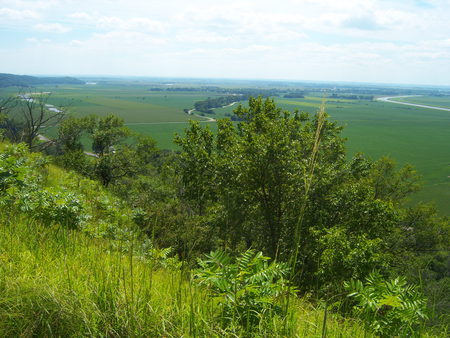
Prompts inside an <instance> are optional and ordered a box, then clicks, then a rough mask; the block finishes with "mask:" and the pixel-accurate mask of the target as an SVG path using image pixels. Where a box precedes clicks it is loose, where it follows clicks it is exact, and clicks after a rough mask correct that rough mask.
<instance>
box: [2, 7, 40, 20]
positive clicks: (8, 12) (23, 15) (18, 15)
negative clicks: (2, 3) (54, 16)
mask: <svg viewBox="0 0 450 338" xmlns="http://www.w3.org/2000/svg"><path fill="white" fill-rule="evenodd" d="M37 18H39V14H38V13H36V12H34V11H31V10H28V9H26V10H17V9H12V8H0V20H27V19H37Z"/></svg>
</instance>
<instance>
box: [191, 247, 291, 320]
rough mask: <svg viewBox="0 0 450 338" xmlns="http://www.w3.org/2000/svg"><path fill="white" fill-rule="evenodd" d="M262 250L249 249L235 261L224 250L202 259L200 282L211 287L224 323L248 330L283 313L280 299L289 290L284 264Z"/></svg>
mask: <svg viewBox="0 0 450 338" xmlns="http://www.w3.org/2000/svg"><path fill="white" fill-rule="evenodd" d="M268 261H269V258H268V257H264V256H263V254H262V252H258V253H257V252H255V251H254V250H251V249H250V250H247V251H246V252H244V253H242V254H241V255H240V256H239V257H237V258H236V261H235V262H232V259H231V258H230V256H228V255H227V254H226V253H225V252H223V251H215V252H211V253H210V254H209V255H206V259H204V260H200V261H199V264H200V267H201V268H200V269H198V270H197V271H196V272H195V277H196V280H197V281H198V283H199V284H200V285H204V286H206V287H207V288H208V290H209V292H210V293H211V296H212V297H214V298H216V300H217V301H218V303H219V306H220V307H221V308H222V313H221V317H220V319H221V320H222V323H223V324H225V325H230V324H232V325H236V324H237V325H242V326H243V327H246V328H247V329H250V328H251V327H252V326H256V325H258V324H259V323H260V322H261V321H263V320H264V321H268V320H269V318H270V317H273V316H274V315H276V314H282V307H281V306H280V305H279V304H278V303H279V302H277V301H278V300H279V298H280V297H282V296H283V295H285V294H286V292H287V291H288V290H290V292H294V289H292V288H288V286H287V281H286V280H285V279H284V277H285V276H286V275H287V273H288V268H287V266H286V265H285V264H281V263H276V262H272V263H271V264H269V263H268Z"/></svg>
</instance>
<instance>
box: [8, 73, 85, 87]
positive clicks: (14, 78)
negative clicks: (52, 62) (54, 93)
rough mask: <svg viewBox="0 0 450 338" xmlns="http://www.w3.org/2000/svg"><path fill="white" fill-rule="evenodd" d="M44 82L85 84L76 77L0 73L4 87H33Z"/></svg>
mask: <svg viewBox="0 0 450 338" xmlns="http://www.w3.org/2000/svg"><path fill="white" fill-rule="evenodd" d="M42 84H54V85H58V84H84V81H81V80H78V79H76V78H74V77H69V76H65V77H35V76H29V75H14V74H6V73H0V88H3V87H13V86H16V87H32V86H37V85H42Z"/></svg>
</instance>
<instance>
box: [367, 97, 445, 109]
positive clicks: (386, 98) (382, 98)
mask: <svg viewBox="0 0 450 338" xmlns="http://www.w3.org/2000/svg"><path fill="white" fill-rule="evenodd" d="M418 96H423V95H401V96H386V97H379V98H377V99H376V100H377V101H382V102H389V103H395V104H403V105H405V106H413V107H419V108H427V109H436V110H444V111H450V108H442V107H434V106H427V105H424V104H416V103H408V102H399V101H392V100H391V99H398V98H401V97H418Z"/></svg>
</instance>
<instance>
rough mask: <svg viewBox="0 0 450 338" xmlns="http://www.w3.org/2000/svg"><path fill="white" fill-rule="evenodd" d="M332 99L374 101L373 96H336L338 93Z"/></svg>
mask: <svg viewBox="0 0 450 338" xmlns="http://www.w3.org/2000/svg"><path fill="white" fill-rule="evenodd" d="M285 97H286V96H285ZM330 97H331V98H333V99H345V100H369V101H373V95H355V94H336V93H334V94H332V95H331V96H330Z"/></svg>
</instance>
